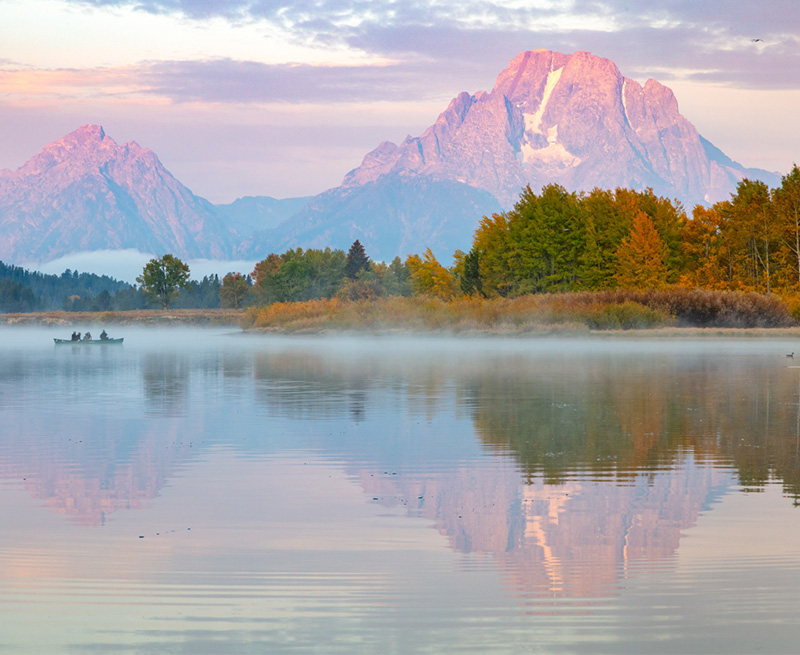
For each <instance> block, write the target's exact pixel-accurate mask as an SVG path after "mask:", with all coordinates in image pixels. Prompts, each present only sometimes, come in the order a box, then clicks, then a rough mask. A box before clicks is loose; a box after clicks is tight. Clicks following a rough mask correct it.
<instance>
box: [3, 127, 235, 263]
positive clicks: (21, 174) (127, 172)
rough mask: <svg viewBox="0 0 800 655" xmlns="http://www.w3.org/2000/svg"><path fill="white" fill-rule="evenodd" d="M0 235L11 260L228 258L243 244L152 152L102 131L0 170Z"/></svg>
mask: <svg viewBox="0 0 800 655" xmlns="http://www.w3.org/2000/svg"><path fill="white" fill-rule="evenodd" d="M0 234H1V235H2V239H0V259H5V260H7V261H9V260H10V261H25V260H42V261H43V260H49V259H54V258H56V257H59V256H62V255H65V254H68V253H72V252H76V251H82V250H103V249H122V248H137V249H138V250H140V251H143V252H153V253H163V252H171V253H173V254H175V255H177V256H180V257H210V258H224V257H227V256H229V255H230V253H231V251H232V249H233V246H234V244H235V243H237V242H238V241H239V237H238V235H237V234H236V232H235V231H234V230H231V229H230V228H229V227H227V226H226V225H225V223H224V222H223V221H222V220H221V219H220V217H219V216H218V215H217V212H216V210H215V209H214V207H213V205H211V204H210V203H209V202H207V201H205V200H204V199H202V198H199V197H197V196H195V195H194V194H192V192H191V191H189V190H188V189H187V188H186V187H185V186H183V185H182V184H181V183H180V182H178V180H176V179H175V178H174V177H173V176H172V175H171V174H170V173H169V171H167V170H166V168H164V166H163V165H162V164H161V162H160V161H159V160H158V157H156V155H155V154H154V153H153V152H152V151H151V150H147V149H146V148H142V147H140V146H138V145H137V144H136V143H133V142H131V143H127V144H125V145H118V144H117V143H115V142H114V140H113V139H111V138H110V137H108V136H106V134H105V133H104V132H103V128H102V127H100V126H98V125H84V126H83V127H80V128H79V129H77V130H75V131H74V132H72V133H70V134H68V135H67V136H65V137H63V138H62V139H59V140H58V141H56V142H54V143H51V144H50V145H48V146H46V147H45V148H44V149H43V150H42V151H41V152H39V153H38V154H37V155H35V156H34V157H33V158H31V159H30V160H29V161H28V162H27V163H26V164H24V165H23V166H22V167H20V168H19V169H17V170H16V171H7V170H4V171H0Z"/></svg>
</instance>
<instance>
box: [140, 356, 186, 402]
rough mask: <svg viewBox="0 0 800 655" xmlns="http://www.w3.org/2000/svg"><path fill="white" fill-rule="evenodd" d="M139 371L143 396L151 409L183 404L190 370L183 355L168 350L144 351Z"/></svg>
mask: <svg viewBox="0 0 800 655" xmlns="http://www.w3.org/2000/svg"><path fill="white" fill-rule="evenodd" d="M194 365H195V364H194V363H193V364H192V366H194ZM141 371H142V384H143V385H144V394H145V398H146V399H147V403H148V406H149V407H150V408H151V409H160V410H164V411H169V410H171V409H175V408H178V407H180V406H181V405H182V404H183V401H184V399H185V396H186V391H187V386H188V382H189V372H190V363H189V362H188V361H187V359H186V357H185V356H183V355H177V354H175V353H168V352H159V353H145V354H144V355H142V359H141Z"/></svg>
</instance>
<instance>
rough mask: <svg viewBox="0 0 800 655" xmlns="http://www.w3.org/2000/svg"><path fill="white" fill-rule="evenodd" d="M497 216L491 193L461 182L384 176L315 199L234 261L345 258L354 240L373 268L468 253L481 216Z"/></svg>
mask: <svg viewBox="0 0 800 655" xmlns="http://www.w3.org/2000/svg"><path fill="white" fill-rule="evenodd" d="M500 209H501V207H500V204H499V203H498V201H497V199H496V198H494V196H492V195H491V194H490V193H488V192H487V191H484V190H482V189H476V188H475V187H471V186H469V185H467V184H464V183H462V182H457V181H452V180H436V179H433V178H429V177H426V176H419V175H390V176H384V177H382V178H379V179H377V180H375V181H371V182H367V183H365V184H361V185H352V186H350V187H346V188H337V189H332V190H330V191H327V192H325V193H322V194H320V195H318V196H316V197H315V198H314V199H313V200H311V202H309V203H308V204H307V205H306V206H305V207H304V208H303V210H302V211H300V212H299V213H298V214H296V215H295V216H293V217H292V218H291V219H290V220H288V221H286V222H284V223H283V224H281V225H280V226H278V227H277V228H276V229H273V230H265V231H260V232H256V233H254V234H253V235H252V236H250V237H249V238H248V239H246V240H245V242H244V244H243V246H242V250H241V252H240V254H241V255H242V256H246V257H263V256H264V255H265V253H268V252H284V251H286V250H287V249H289V248H296V247H298V246H299V247H303V248H327V247H333V248H341V249H343V250H347V249H348V248H349V247H350V245H351V244H352V243H353V242H354V241H355V240H356V239H358V240H360V241H361V242H362V243H364V244H366V246H367V253H368V254H369V256H370V257H372V258H373V259H377V260H384V261H390V260H392V259H393V258H394V257H396V256H398V255H399V256H400V257H401V258H403V259H404V258H405V257H406V255H409V254H411V253H420V252H422V251H423V250H424V249H425V248H431V249H432V250H433V251H434V252H438V253H446V254H448V255H450V254H452V252H453V250H454V249H455V248H456V247H462V248H463V247H465V246H466V247H468V244H469V243H470V241H471V239H472V233H473V232H474V230H475V226H476V224H477V222H478V220H480V217H481V216H484V215H487V214H492V213H493V212H497V211H500ZM454 244H455V245H454Z"/></svg>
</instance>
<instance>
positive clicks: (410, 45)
mask: <svg viewBox="0 0 800 655" xmlns="http://www.w3.org/2000/svg"><path fill="white" fill-rule="evenodd" d="M65 2H71V3H77V4H82V5H91V6H95V7H111V6H117V7H119V6H126V7H136V8H137V9H139V10H142V11H147V12H151V13H156V14H171V15H176V14H177V15H181V16H183V17H185V18H186V19H188V20H198V21H200V20H204V19H208V18H211V17H217V18H222V19H226V20H228V21H231V22H234V23H235V22H240V23H241V22H264V23H266V24H269V25H270V26H271V28H273V29H278V30H281V31H282V32H283V33H285V34H288V35H290V36H291V38H292V39H294V40H295V41H297V42H301V43H303V44H304V45H311V46H317V47H318V48H325V47H341V46H347V47H349V48H351V49H355V50H357V51H361V52H363V53H366V54H368V55H373V56H377V55H380V56H385V57H390V58H392V59H393V60H395V62H396V65H395V66H394V67H391V68H386V69H384V70H383V71H379V70H376V69H372V68H370V67H367V66H365V67H363V68H360V69H359V68H342V69H324V70H314V67H308V68H303V67H285V68H280V67H276V68H257V67H255V66H253V67H252V68H250V69H248V67H247V64H246V63H241V64H240V65H238V66H233V65H232V64H230V63H228V64H223V63H216V64H209V63H207V62H202V63H200V64H198V65H197V66H196V68H195V71H194V72H195V73H196V74H197V75H198V78H199V79H207V78H208V77H209V76H210V77H211V79H216V77H215V71H219V70H222V69H223V68H225V67H227V69H228V70H229V71H230V72H231V74H232V75H233V77H232V78H230V79H229V80H227V81H224V80H223V84H222V86H223V88H227V89H228V91H229V92H235V95H238V96H240V97H241V96H243V95H245V94H244V93H243V90H242V89H241V86H242V82H241V79H242V77H243V76H246V75H247V74H248V73H250V74H253V75H255V80H256V82H257V83H258V87H257V88H254V89H252V90H251V92H250V93H251V94H252V95H253V96H254V97H260V96H261V95H263V94H264V93H265V90H264V86H263V85H261V84H260V82H261V81H264V82H266V83H267V84H269V85H270V86H272V87H274V91H275V92H276V93H277V94H278V96H285V95H288V94H289V92H291V91H292V90H295V89H297V90H298V93H299V97H300V98H303V99H308V98H317V99H322V98H328V99H331V100H332V101H337V99H339V98H342V97H347V96H348V95H349V94H353V93H354V94H356V95H358V94H361V97H364V98H366V97H368V96H369V86H370V85H371V84H372V83H373V82H380V81H381V79H383V80H384V81H385V82H387V83H388V93H390V94H391V93H393V92H397V93H403V92H405V91H407V90H408V89H409V88H410V87H409V82H410V81H411V79H410V78H412V77H413V76H414V75H415V74H418V73H422V72H424V73H425V74H426V75H428V76H436V75H437V67H440V66H447V67H448V73H449V74H450V76H451V78H453V79H456V80H463V82H462V83H461V86H460V87H458V90H473V86H474V84H475V80H476V79H479V80H487V83H486V84H485V86H488V82H491V81H492V78H491V77H490V76H492V75H496V74H497V73H498V72H499V71H500V70H501V69H502V68H503V67H504V63H505V62H507V61H509V60H510V59H511V58H513V57H514V56H515V55H516V54H518V53H519V52H521V51H523V50H528V49H533V48H537V47H543V48H548V49H551V50H558V51H562V52H574V51H576V50H589V51H591V52H593V53H594V54H597V55H600V56H604V57H608V58H610V59H612V60H613V61H614V62H615V63H617V65H619V66H620V69H621V70H622V72H623V73H624V74H626V75H642V76H654V75H651V74H650V71H653V72H656V73H659V75H660V76H661V77H662V79H671V78H678V77H682V78H684V79H697V80H705V81H708V82H716V83H727V84H733V85H745V86H750V87H752V88H798V87H800V40H798V37H797V35H798V34H800V12H798V11H797V0H762V1H761V2H758V3H754V2H731V1H730V0H704V1H703V2H696V0H662V1H661V2H658V3H632V2H630V0H570V1H569V2H566V1H562V0H540V1H539V2H526V3H519V2H510V1H508V2H504V1H503V0H493V1H489V0H461V1H458V2H456V1H449V2H448V1H438V2H434V1H431V0H404V1H403V2H377V1H374V0H295V1H293V2H291V3H286V2H284V1H281V2H277V1H275V0H65ZM756 38H758V39H762V40H761V41H759V42H755V43H754V42H753V41H752V39H756ZM469 63H472V64H473V66H472V67H471V69H470V70H471V72H472V77H471V78H469V77H468V76H467V75H466V73H467V71H468V68H469V67H468V64H469ZM169 68H170V65H169V64H165V65H162V66H161V67H160V68H159V70H157V71H154V73H155V74H157V75H163V76H164V78H165V79H169V80H170V81H171V76H170V73H169ZM172 68H173V70H175V69H176V67H175V66H174V65H173V66H172ZM381 73H383V78H381ZM439 77H443V75H440V76H439ZM470 80H471V81H472V83H471V84H470ZM439 82H440V80H434V81H432V82H430V83H429V84H428V86H430V87H435V86H438V83H439ZM254 86H255V85H254ZM314 86H317V87H318V88H317V89H313V88H312V87H314ZM335 87H338V89H337V88H335ZM284 90H285V92H284ZM474 90H477V89H474ZM182 93H183V94H184V95H186V96H187V97H190V96H194V97H199V96H202V95H204V94H203V93H202V90H201V89H199V88H197V85H195V84H194V83H193V81H192V80H189V81H187V82H186V83H185V84H183V85H182ZM375 93H376V95H380V94H377V92H375ZM286 100H287V101H289V99H288V98H286Z"/></svg>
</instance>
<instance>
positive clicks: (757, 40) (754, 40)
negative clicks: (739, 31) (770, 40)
mask: <svg viewBox="0 0 800 655" xmlns="http://www.w3.org/2000/svg"><path fill="white" fill-rule="evenodd" d="M750 40H751V41H752V42H753V43H758V42H759V41H764V39H750Z"/></svg>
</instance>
